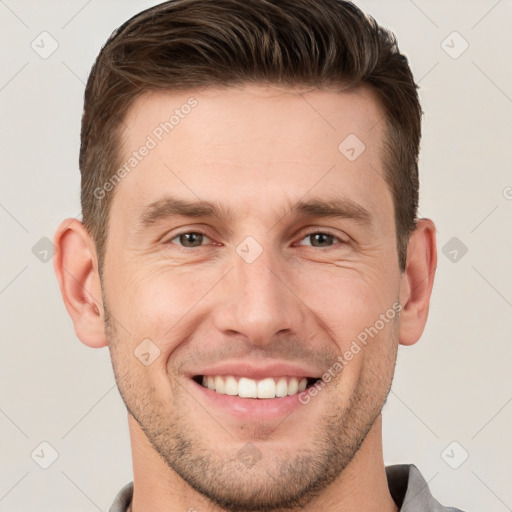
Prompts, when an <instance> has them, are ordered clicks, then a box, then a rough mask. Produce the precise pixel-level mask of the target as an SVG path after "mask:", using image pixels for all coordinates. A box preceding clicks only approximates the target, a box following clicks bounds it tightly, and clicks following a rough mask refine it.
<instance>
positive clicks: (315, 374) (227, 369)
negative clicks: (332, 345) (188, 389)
mask: <svg viewBox="0 0 512 512" xmlns="http://www.w3.org/2000/svg"><path fill="white" fill-rule="evenodd" d="M321 374H322V372H321V371H319V370H317V369H314V368H307V367H305V366H298V365H295V364H290V363H286V362H273V363H269V362H267V363H266V364H265V365H255V364H254V363H250V362H243V361H236V362H235V361H233V362H223V363H218V364H214V365H210V366H208V367H206V368H203V369H198V370H196V371H193V372H189V377H195V376H197V375H206V376H215V375H224V376H228V375H233V376H237V377H247V378H249V379H254V380H258V379H265V378H266V377H311V378H320V377H321Z"/></svg>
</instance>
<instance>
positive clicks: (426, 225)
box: [399, 219, 437, 345]
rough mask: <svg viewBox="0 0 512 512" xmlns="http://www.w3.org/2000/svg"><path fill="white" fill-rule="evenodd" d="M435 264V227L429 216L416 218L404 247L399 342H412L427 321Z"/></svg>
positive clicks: (418, 337) (411, 343)
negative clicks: (404, 260)
mask: <svg viewBox="0 0 512 512" xmlns="http://www.w3.org/2000/svg"><path fill="white" fill-rule="evenodd" d="M436 267H437V247H436V228H435V225H434V223H433V222H432V221H431V220H430V219H419V220H418V222H417V226H416V229H415V230H414V231H413V233H412V234H411V237H410V239H409V244H408V247H407V266H406V269H405V272H404V274H403V275H402V282H401V285H400V303H401V304H402V307H403V309H402V311H401V313H400V329H399V342H400V344H401V345H413V344H414V343H416V342H417V341H418V340H419V339H420V336H421V334H422V333H423V330H424V328H425V324H426V322H427V317H428V310H429V304H430V296H431V294H432V287H433V285H434V276H435V271H436Z"/></svg>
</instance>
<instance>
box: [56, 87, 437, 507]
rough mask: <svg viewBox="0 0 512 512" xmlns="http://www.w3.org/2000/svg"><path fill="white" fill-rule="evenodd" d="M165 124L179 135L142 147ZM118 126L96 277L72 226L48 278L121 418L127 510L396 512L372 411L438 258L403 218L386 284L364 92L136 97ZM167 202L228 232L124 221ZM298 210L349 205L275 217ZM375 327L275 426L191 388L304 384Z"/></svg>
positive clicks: (370, 111) (428, 226)
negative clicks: (251, 374) (229, 378)
mask: <svg viewBox="0 0 512 512" xmlns="http://www.w3.org/2000/svg"><path fill="white" fill-rule="evenodd" d="M191 98H193V99H194V107H193V108H190V109H189V108H183V105H186V104H188V105H191V104H192V103H191V102H190V99H191ZM187 102H188V103H187ZM176 109H181V110H180V112H181V115H180V116H177V118H179V121H177V122H175V123H173V126H172V129H168V133H167V132H166V131H165V130H162V129H161V130H158V129H157V127H159V126H160V123H165V121H168V120H169V118H170V116H171V115H172V114H173V112H174V111H175V110H176ZM185 112H188V113H185ZM124 123H125V130H124V132H123V137H122V138H123V143H122V147H121V153H122V158H121V161H122V163H121V165H124V163H126V162H128V161H129V159H130V157H132V156H133V152H134V151H137V152H138V155H139V156H141V153H146V154H145V156H143V157H141V158H140V161H139V160H137V164H136V166H133V169H132V170H131V171H130V172H129V173H127V174H126V176H124V177H123V178H122V179H121V180H120V182H119V183H118V184H116V185H115V189H114V197H113V201H112V204H111V210H110V216H109V225H108V240H107V249H106V256H105V261H104V266H103V269H102V280H100V276H99V272H98V261H97V255H96V251H95V246H94V243H93V241H92V239H91V237H90V236H89V234H88V232H87V231H86V230H85V229H84V227H83V225H82V224H81V223H80V222H79V221H77V220H76V219H66V220H65V221H63V222H62V224H61V225H60V227H59V229H58V231H57V233H56V235H55V243H56V245H57V247H58V249H59V251H58V253H57V255H56V257H55V259H54V265H55V270H56V273H57V277H58V279H59V284H60V287H61V292H62V295H63V298H64V302H65V305H66V308H67V311H68V313H69V314H70V316H71V317H72V319H73V322H74V326H75V331H76V333H77V336H78V337H79V338H80V340H81V341H82V342H83V343H85V344H86V345H88V346H90V347H96V348H99V347H105V346H108V348H109V351H110V354H111V358H112V366H113V370H114V374H115V378H116V382H117V385H118V388H119V391H120V394H121V396H122V399H123V401H124V403H125V404H126V407H127V410H128V425H129V431H130V439H131V446H132V457H133V473H134V496H133V502H132V509H133V511H134V512H150V511H151V512H160V511H164V510H165V511H169V510H173V511H175V510H176V511H177V510H184V511H186V510H197V511H211V512H217V511H223V510H227V511H230V512H235V511H238V512H250V511H267V512H276V511H279V510H299V509H300V510H303V511H306V512H308V511H319V510H329V511H333V512H336V511H342V510H343V511H345V510H360V511H380V512H392V511H393V512H394V511H397V510H398V507H397V506H396V504H395V503H394V501H393V500H392V498H391V496H390V494H389V490H388V487H387V481H386V474H385V467H384V461H383V454H382V417H381V410H382V407H383V405H384V403H385V400H386V397H387V395H388V393H389V390H390V386H391V382H392V379H393V373H394V368H395V361H396V355H397V349H398V345H399V344H403V345H411V344H413V343H415V342H416V341H417V340H418V339H419V337H420V336H421V333H422V332H423V328H424V326H425V322H426V319H427V315H428V304H429V299H430V294H431V290H432V285H433V279H434V273H435V266H436V261H437V259H436V258H437V256H436V245H435V227H434V224H433V223H432V221H430V220H429V219H420V220H419V221H418V223H417V228H416V230H415V231H414V233H413V234H412V236H411V239H410V242H409V246H408V261H407V268H406V270H405V272H403V273H401V272H400V269H399V265H398V255H397V249H396V232H395V221H394V206H393V199H392V195H391V192H390V189H389V186H388V184H387V183H386V182H385V180H384V169H383V163H382V159H383V140H384V137H385V122H384V120H383V114H382V112H381V110H380V108H379V106H378V104H377V103H376V101H375V98H374V96H373V94H372V93H371V91H370V90H368V89H366V88H358V89H356V90H351V91H350V92H349V91H347V92H343V93H339V92H333V91H329V90H319V89H313V90H308V91H306V92H304V91H298V90H293V89H289V88H278V87H276V86H264V85H250V86H249V85H245V86H240V87H237V88H229V89H214V88H206V89H202V90H194V91H187V92H179V93H177V92H151V93H145V94H143V95H142V96H140V97H139V98H138V99H137V100H136V101H135V102H134V104H133V105H132V106H131V108H130V109H129V111H128V115H127V116H126V118H125V120H124ZM167 128H169V127H167ZM156 134H159V136H157V135H156ZM350 134H353V135H356V136H357V137H358V139H360V141H362V143H364V146H365V147H364V151H362V152H361V154H360V155H359V156H358V157H357V158H356V159H354V160H351V159H349V158H347V157H346V154H344V153H343V152H342V151H340V150H339V148H338V146H339V145H340V143H341V142H342V141H344V140H345V139H346V138H347V137H348V136H349V135H350ZM148 136H149V137H150V138H151V140H152V141H153V142H154V144H152V143H151V142H149V139H148ZM349 140H350V139H349ZM143 145H146V147H149V149H148V151H144V150H142V151H140V148H141V147H142V146H143ZM120 167H121V166H120ZM171 196H172V197H173V198H174V199H182V200H186V201H194V202H196V201H209V202H213V203H216V204H217V205H218V206H219V208H221V209H222V212H224V213H226V214H227V213H229V214H231V215H230V216H228V215H226V216H225V217H222V218H221V217H211V216H207V215H206V214H205V215H201V216H187V217H184V216H162V215H159V216H158V218H157V216H155V215H153V217H152V218H151V219H150V220H148V222H146V223H144V222H143V221H142V218H143V214H144V212H145V211H146V210H145V209H146V208H147V207H148V205H150V204H152V203H156V202H158V201H160V203H159V204H160V205H161V204H163V203H162V202H161V201H163V200H164V199H165V198H169V197H171ZM313 200H317V201H322V202H325V201H331V200H332V201H334V200H343V201H344V202H345V205H348V206H346V211H345V215H343V216H338V217H322V216H315V215H314V214H313V212H312V211H307V212H306V213H305V214H302V215H300V216H299V215H298V214H297V212H295V211H294V210H292V207H293V205H294V204H295V203H296V202H298V201H303V202H306V201H313ZM354 205H359V207H355V206H354ZM362 212H366V215H364V216H363V215H362ZM160 213H162V210H160ZM146 218H147V219H148V218H149V217H148V216H146ZM187 233H189V235H186V234H187ZM192 233H196V235H192V236H191V235H190V234H192ZM201 233H202V234H201ZM316 233H323V234H324V235H323V238H322V237H320V238H319V237H318V235H315V234H316ZM180 235H181V236H180ZM320 236H321V235H320ZM248 237H249V238H248ZM244 244H246V245H244ZM240 248H243V249H244V250H245V251H247V250H248V251H249V254H250V255H251V256H257V257H255V258H249V259H248V258H244V257H243V256H244V251H241V249H240ZM398 304H400V309H401V311H400V313H399V314H398V313H397V314H395V315H393V316H392V318H391V315H390V314H389V312H390V311H396V305H398ZM393 305H395V309H394V308H393ZM386 314H388V316H387V317H386V318H387V321H385V322H382V321H381V322H380V323H379V324H378V325H379V327H380V326H381V325H383V326H382V328H380V329H378V332H377V333H376V334H374V335H373V336H372V337H369V338H368V342H367V343H366V344H365V345H363V344H361V343H359V345H360V351H358V352H357V353H355V354H354V356H353V358H352V359H351V360H350V361H348V362H347V364H345V365H344V366H343V368H342V369H341V370H340V371H337V372H335V376H334V378H333V379H332V380H330V382H328V383H326V384H325V386H324V387H323V388H322V389H321V390H320V391H318V393H317V394H316V396H314V397H312V398H311V400H310V401H309V402H308V403H307V404H304V405H299V406H298V407H294V408H293V409H292V410H290V411H289V412H288V413H287V414H279V415H275V416H270V415H266V414H261V415H258V414H251V415H246V416H244V415H243V414H232V413H231V412H230V411H226V409H225V408H221V407H218V406H217V403H216V402H215V401H213V400H210V399H209V398H208V397H207V396H206V393H205V392H204V390H203V389H202V388H201V387H200V386H199V385H198V384H197V383H196V382H194V381H193V380H192V378H191V376H193V375H198V374H204V371H205V370H206V369H208V368H209V367H211V366H214V365H218V364H220V363H223V362H230V363H236V362H243V363H245V364H251V365H253V366H258V367H262V366H265V365H267V364H270V363H273V362H278V363H291V364H294V365H296V366H297V367H300V368H303V369H305V370H307V371H308V372H309V373H308V374H309V375H310V376H315V377H319V376H321V375H322V374H324V372H326V371H328V370H329V369H330V368H333V364H334V363H335V361H336V360H337V358H338V357H343V354H345V353H346V352H347V351H349V350H350V349H351V346H353V342H354V340H357V337H358V335H359V334H360V333H361V332H363V331H364V330H365V329H366V328H369V327H370V326H375V325H376V322H377V321H378V320H379V319H381V318H382V315H386ZM389 318H391V319H389ZM144 340H146V341H144ZM141 343H144V345H142V346H143V347H145V350H146V352H147V350H148V347H150V348H149V351H150V352H151V363H150V364H144V363H143V362H142V361H141V358H140V352H141V350H140V349H138V347H139V346H141ZM137 354H139V357H137ZM210 393H211V392H210ZM239 400H243V401H244V402H245V403H247V401H250V400H253V401H259V402H260V401H261V400H265V399H250V398H245V399H242V398H240V399H239ZM272 400H278V399H268V401H269V402H271V401H272ZM247 452H249V453H250V454H251V456H252V457H253V460H256V462H255V463H251V464H247V463H245V462H244V459H243V457H241V456H240V453H247ZM300 507H302V508H300Z"/></svg>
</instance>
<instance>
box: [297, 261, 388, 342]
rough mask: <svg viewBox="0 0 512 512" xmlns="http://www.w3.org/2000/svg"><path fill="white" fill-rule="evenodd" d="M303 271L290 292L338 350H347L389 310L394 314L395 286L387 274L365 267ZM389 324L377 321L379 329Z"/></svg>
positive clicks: (384, 328)
mask: <svg viewBox="0 0 512 512" xmlns="http://www.w3.org/2000/svg"><path fill="white" fill-rule="evenodd" d="M306 274H307V273H306V272H303V273H302V277H301V278H299V280H297V282H296V288H294V292H295V293H296V294H297V296H299V297H300V298H301V299H302V300H303V301H304V303H305V304H306V305H307V306H308V308H309V310H310V312H312V313H313V314H314V316H315V317H316V319H317V320H318V321H319V322H320V323H321V324H323V325H320V326H319V327H320V328H324V329H325V330H326V332H327V333H329V334H330V335H331V336H332V338H333V339H334V340H335V342H336V344H337V345H338V348H339V350H341V351H344V350H347V349H348V347H349V346H350V344H351V342H352V341H353V340H355V339H357V337H358V336H359V335H360V334H361V333H364V332H365V329H367V328H370V327H371V326H374V324H375V323H376V322H378V321H379V319H380V318H381V315H383V314H384V315H385V314H386V312H389V311H390V310H391V313H394V310H393V308H392V305H393V303H394V301H395V300H396V298H397V292H396V293H395V290H394V288H395V287H396V286H395V285H394V284H393V283H392V282H391V279H390V278H389V276H388V277H385V276H383V274H381V273H380V272H376V271H374V270H373V269H372V268H369V267H368V266H364V267H363V266H362V265H359V266H353V267H351V268H334V269H329V271H325V269H321V271H317V272H312V273H310V274H309V275H307V276H305V275H306ZM386 279H387V280H386ZM312 283H314V284H312ZM389 316H391V314H389ZM393 316H394V315H393ZM389 323H390V318H387V322H386V325H385V327H382V326H381V325H380V322H379V325H378V327H379V330H383V331H385V330H386V329H387V328H388V327H389V325H388V324H389Z"/></svg>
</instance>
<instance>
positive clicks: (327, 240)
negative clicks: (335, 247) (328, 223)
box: [299, 231, 347, 248]
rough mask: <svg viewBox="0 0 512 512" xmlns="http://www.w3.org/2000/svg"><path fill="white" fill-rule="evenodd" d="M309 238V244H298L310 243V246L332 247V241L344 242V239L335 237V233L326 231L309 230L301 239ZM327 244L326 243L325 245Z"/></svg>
mask: <svg viewBox="0 0 512 512" xmlns="http://www.w3.org/2000/svg"><path fill="white" fill-rule="evenodd" d="M308 238H309V239H310V241H311V243H310V244H299V245H310V246H311V247H319V248H322V247H325V248H329V247H332V242H334V241H336V240H337V241H338V242H340V243H342V244H346V243H347V242H345V241H344V240H342V239H341V238H339V237H337V236H336V235H333V234H332V233H329V232H326V231H311V232H310V233H307V234H306V235H305V236H304V237H303V238H302V240H305V239H308ZM326 244H328V245H326Z"/></svg>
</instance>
